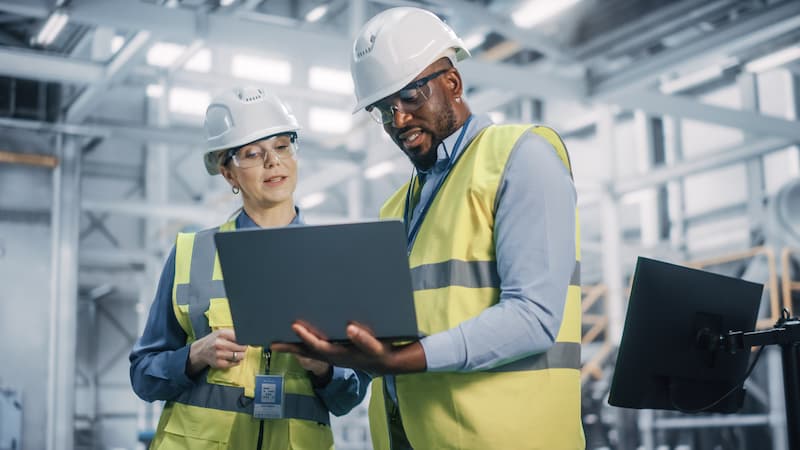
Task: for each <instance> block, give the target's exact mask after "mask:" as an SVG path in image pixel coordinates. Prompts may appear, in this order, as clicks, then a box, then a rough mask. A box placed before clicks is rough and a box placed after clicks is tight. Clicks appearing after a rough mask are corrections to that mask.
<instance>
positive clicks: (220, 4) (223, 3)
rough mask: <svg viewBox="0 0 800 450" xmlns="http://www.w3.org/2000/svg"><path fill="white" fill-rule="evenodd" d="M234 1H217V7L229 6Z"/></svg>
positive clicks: (234, 0)
mask: <svg viewBox="0 0 800 450" xmlns="http://www.w3.org/2000/svg"><path fill="white" fill-rule="evenodd" d="M234 3H236V0H219V6H231V5H232V4H234Z"/></svg>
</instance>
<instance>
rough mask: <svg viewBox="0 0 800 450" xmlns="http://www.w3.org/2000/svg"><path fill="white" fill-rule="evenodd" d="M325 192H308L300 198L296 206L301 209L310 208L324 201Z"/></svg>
mask: <svg viewBox="0 0 800 450" xmlns="http://www.w3.org/2000/svg"><path fill="white" fill-rule="evenodd" d="M325 197H326V196H325V193H324V192H314V193H313V194H308V195H306V196H305V197H303V198H301V199H300V201H299V202H297V206H299V207H301V208H303V209H311V208H313V207H315V206H319V205H321V204H322V202H324V201H325Z"/></svg>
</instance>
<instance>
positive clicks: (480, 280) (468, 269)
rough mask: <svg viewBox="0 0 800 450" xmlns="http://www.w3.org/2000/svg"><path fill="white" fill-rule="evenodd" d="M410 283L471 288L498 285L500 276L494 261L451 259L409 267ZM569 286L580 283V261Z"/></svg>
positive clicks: (420, 287)
mask: <svg viewBox="0 0 800 450" xmlns="http://www.w3.org/2000/svg"><path fill="white" fill-rule="evenodd" d="M411 284H412V286H413V288H414V290H415V291H422V290H425V289H439V288H444V287H448V286H464V287H471V288H484V287H500V276H499V275H498V274H497V264H495V262H494V261H461V260H459V259H451V260H449V261H444V262H440V263H435V264H423V265H421V266H417V267H414V268H413V269H411ZM569 284H570V285H571V286H580V285H581V262H580V261H575V267H574V268H573V269H572V275H571V276H570V279H569Z"/></svg>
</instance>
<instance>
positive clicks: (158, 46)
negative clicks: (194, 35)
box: [145, 42, 186, 67]
mask: <svg viewBox="0 0 800 450" xmlns="http://www.w3.org/2000/svg"><path fill="white" fill-rule="evenodd" d="M184 51H186V46H184V45H178V44H172V43H170V42H156V43H155V44H153V46H152V47H150V49H149V50H147V57H146V58H145V59H146V60H147V64H150V65H151V66H158V67H169V66H171V65H172V63H174V62H175V60H176V59H178V58H179V57H180V56H181V55H182V54H183V52H184Z"/></svg>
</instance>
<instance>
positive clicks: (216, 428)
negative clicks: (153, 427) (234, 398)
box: [153, 403, 234, 450]
mask: <svg viewBox="0 0 800 450" xmlns="http://www.w3.org/2000/svg"><path fill="white" fill-rule="evenodd" d="M173 408H174V409H173V411H172V414H171V415H170V417H169V420H168V421H167V424H166V426H164V433H163V436H162V437H163V438H162V439H161V440H160V442H159V444H158V447H157V448H154V449H153V450H172V449H187V448H191V449H192V450H217V449H224V448H226V447H227V442H228V437H229V435H230V432H231V427H232V425H233V419H234V413H231V412H227V411H217V410H213V409H206V408H200V407H197V406H189V405H183V404H180V403H176V404H174V405H173Z"/></svg>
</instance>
